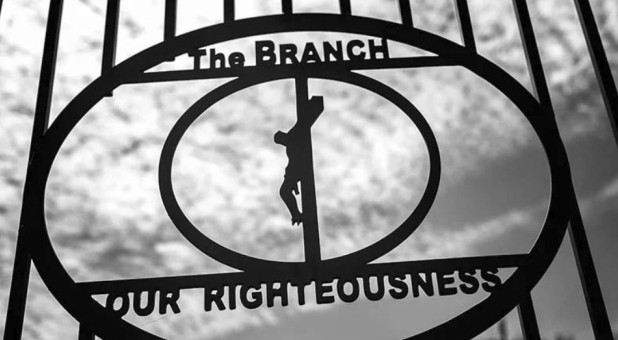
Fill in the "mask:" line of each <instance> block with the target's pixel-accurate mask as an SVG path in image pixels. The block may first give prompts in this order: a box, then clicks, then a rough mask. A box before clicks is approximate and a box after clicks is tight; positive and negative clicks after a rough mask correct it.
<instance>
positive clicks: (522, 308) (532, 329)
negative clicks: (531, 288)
mask: <svg viewBox="0 0 618 340" xmlns="http://www.w3.org/2000/svg"><path fill="white" fill-rule="evenodd" d="M517 313H518V314H519V323H520V324H521V334H522V336H523V338H524V340H541V334H540V332H539V324H538V323H537V321H536V313H535V312H534V305H533V304H532V297H531V296H530V294H528V295H526V297H525V298H524V299H523V300H522V301H521V302H520V304H519V306H517Z"/></svg>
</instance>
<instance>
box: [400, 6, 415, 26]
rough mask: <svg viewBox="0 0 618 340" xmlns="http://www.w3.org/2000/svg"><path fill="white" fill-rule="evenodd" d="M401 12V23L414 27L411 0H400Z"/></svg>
mask: <svg viewBox="0 0 618 340" xmlns="http://www.w3.org/2000/svg"><path fill="white" fill-rule="evenodd" d="M399 13H401V23H402V24H403V25H406V26H409V27H414V22H413V20H412V8H411V7H410V0H399Z"/></svg>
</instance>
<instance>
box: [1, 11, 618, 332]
mask: <svg viewBox="0 0 618 340" xmlns="http://www.w3.org/2000/svg"><path fill="white" fill-rule="evenodd" d="M199 3H200V2H199V1H197V0H193V1H189V0H184V1H182V0H181V1H179V4H180V5H179V6H180V7H179V12H178V15H179V21H178V33H179V34H182V33H185V32H188V31H191V30H194V29H196V28H199V27H202V26H205V25H210V24H215V23H219V22H221V15H220V14H221V13H222V6H221V4H220V3H219V2H212V5H209V6H204V5H200V4H199ZM221 3H222V2H221ZM237 3H238V5H237V6H238V17H239V18H244V17H251V16H256V15H263V14H272V13H276V12H277V11H278V6H279V1H260V2H259V3H258V2H255V1H249V0H245V1H237ZM336 3H337V2H336V1H327V0H322V1H295V6H296V7H295V8H296V10H297V11H299V12H300V11H312V12H336V10H337V6H336ZM352 4H353V13H354V14H355V15H363V16H370V17H376V18H381V19H384V20H393V21H394V20H397V18H398V14H397V4H396V2H394V1H377V0H376V1H353V2H352ZM412 4H413V8H414V19H415V24H416V25H417V27H419V28H421V29H425V30H428V31H430V32H433V33H436V34H439V35H441V36H444V37H446V38H448V39H452V40H454V41H455V42H459V37H458V33H457V23H456V21H455V20H454V17H453V15H454V14H453V13H454V12H453V7H452V4H451V2H450V1H421V0H418V1H413V2H412ZM594 4H595V6H596V7H595V8H596V9H597V11H598V14H599V17H598V20H599V22H600V23H601V27H602V31H603V33H604V38H605V39H606V40H605V41H604V42H605V43H606V46H607V48H608V54H609V57H610V60H611V62H612V66H616V65H617V64H616V63H617V62H618V43H617V42H618V22H617V20H618V5H617V4H616V3H615V2H612V1H611V0H603V1H602V0H599V1H595V2H594ZM142 5H143V3H142V2H139V4H138V2H135V1H133V2H129V1H126V2H124V3H123V7H122V10H121V26H120V32H119V51H118V59H119V60H120V61H122V60H124V59H126V58H128V57H130V56H131V55H133V54H135V53H137V52H139V51H141V50H143V49H144V48H147V47H149V46H151V45H153V44H156V43H158V42H160V39H161V37H162V26H163V23H162V13H163V2H162V1H156V0H149V1H147V7H148V9H149V10H148V11H144V10H143V9H142V8H141V7H140V6H142ZM543 6H547V7H543ZM66 9H67V11H66V13H65V15H64V17H63V27H62V36H61V48H60V51H59V64H58V68H57V76H56V88H55V92H54V98H53V102H52V116H53V117H52V118H55V117H56V116H57V115H58V114H59V113H60V112H61V111H62V109H63V107H64V106H65V105H66V104H67V103H68V102H69V101H70V100H71V99H72V98H73V97H74V96H75V95H77V94H78V93H79V92H80V91H81V89H83V87H84V86H86V85H87V84H89V83H90V82H91V81H92V80H94V79H95V78H96V77H98V75H99V74H98V73H99V70H100V66H99V63H100V49H101V44H102V32H103V16H104V7H103V6H102V4H101V3H98V2H95V1H88V0H79V1H78V0H72V1H66ZM471 10H472V17H473V21H474V28H475V33H476V36H477V39H478V45H479V52H480V53H481V54H482V55H484V56H485V57H487V58H489V59H490V60H492V61H494V62H495V63H497V64H498V65H500V66H502V67H503V68H504V69H505V70H507V71H508V72H509V73H511V74H512V75H513V77H515V78H516V79H517V80H519V81H521V82H522V84H523V85H524V86H528V85H529V80H528V75H527V74H526V68H525V60H524V59H523V52H522V50H521V44H520V42H519V40H518V32H517V30H516V27H515V22H514V17H513V15H512V12H510V2H509V1H491V2H487V1H480V0H479V1H471ZM531 10H532V12H533V16H534V20H535V24H536V25H537V26H536V28H537V37H538V38H539V39H540V42H541V43H540V45H541V52H542V57H543V60H544V62H545V65H546V69H547V74H548V79H549V82H550V88H551V91H552V92H551V94H552V99H553V101H554V106H555V108H556V114H557V117H558V118H557V119H558V124H559V127H560V132H561V136H562V138H563V140H564V142H565V145H566V147H567V151H568V154H569V158H570V161H571V167H572V171H573V176H574V183H575V186H576V190H577V194H578V196H579V199H580V206H581V209H582V213H583V217H584V221H585V223H586V228H587V231H588V235H589V239H590V243H591V246H592V248H593V254H594V256H595V260H596V265H597V270H598V272H599V277H600V281H601V286H602V288H603V293H604V297H605V300H606V304H607V307H608V312H609V316H610V321H611V322H612V324H613V325H614V329H617V328H618V293H616V292H615V290H611V289H610V288H612V287H616V285H617V284H618V277H617V276H616V275H615V260H616V259H617V258H618V250H617V248H616V247H615V246H614V242H616V241H617V240H618V231H617V229H616V226H615V224H616V222H615V221H616V217H618V214H617V213H616V210H615V209H614V207H615V206H616V203H617V201H618V171H616V170H618V149H617V147H616V144H615V142H614V137H613V135H612V132H611V129H610V126H609V123H608V121H607V118H606V115H605V112H604V111H603V105H602V101H601V97H600V95H599V93H598V87H597V85H596V83H595V80H594V77H593V73H592V69H591V65H590V62H589V60H588V58H587V54H586V50H585V43H584V41H583V37H582V35H581V33H580V31H579V27H578V24H577V22H576V21H575V12H574V9H573V8H572V6H571V4H570V2H569V1H564V0H552V1H546V2H543V3H542V4H536V5H534V6H533V7H532V8H531ZM45 17H46V8H45V4H43V3H41V2H37V1H27V0H23V1H6V3H5V4H4V7H3V8H2V13H1V15H0V79H2V80H1V81H0V111H1V112H2V114H1V115H0V130H1V131H2V132H1V133H2V136H3V138H2V148H1V150H0V180H1V182H0V183H1V184H0V185H1V186H2V188H1V190H0V223H1V224H0V230H1V231H2V233H1V234H0V242H1V243H0V266H1V269H2V271H1V275H2V276H1V277H0V305H1V306H2V308H0V316H4V314H5V313H6V301H7V298H8V288H9V277H10V272H11V264H12V258H13V249H14V240H15V236H16V232H15V228H16V226H17V220H18V217H19V215H18V212H19V207H20V197H21V188H22V185H23V176H24V173H25V172H24V171H25V165H26V162H25V160H26V157H27V150H28V141H29V136H28V135H29V132H30V124H31V119H32V111H33V107H34V100H35V96H36V82H37V79H38V72H39V68H40V55H41V49H42V38H43V34H44V22H45ZM352 38H362V39H367V37H357V36H353V35H336V34H332V33H312V34H308V33H307V34H305V33H302V34H281V35H272V36H268V37H260V39H273V40H274V41H276V42H279V43H289V42H299V43H300V42H304V41H313V42H321V41H334V40H337V39H342V40H349V39H352ZM253 41H254V39H241V40H239V41H235V42H233V43H228V44H220V45H217V46H209V47H208V48H216V49H217V50H218V51H220V52H225V53H229V52H231V51H234V50H241V51H243V52H245V53H246V55H247V56H251V49H252V46H253ZM389 47H390V50H391V54H392V56H393V57H402V56H414V55H422V54H423V51H419V50H416V49H414V48H410V47H407V46H402V45H398V44H396V43H392V42H391V43H390V44H389ZM250 59H251V58H249V60H250ZM204 60H207V59H204ZM191 63H192V61H191V59H190V58H188V57H187V56H186V55H185V56H181V57H179V58H178V59H177V60H176V61H175V62H174V63H166V64H165V65H161V66H160V68H161V69H166V70H168V69H186V68H190V67H191V65H192V64H191ZM363 74H365V75H367V76H370V77H372V78H375V79H377V80H379V81H381V82H383V83H385V84H387V85H389V86H390V87H392V88H393V89H395V90H396V91H398V92H399V93H401V94H402V95H404V96H405V97H406V98H408V100H410V102H412V103H413V104H414V105H415V106H416V107H417V108H418V110H419V111H420V112H421V113H422V114H423V115H424V117H425V119H426V120H427V121H428V123H429V125H430V126H431V128H432V130H433V132H434V134H435V135H436V138H437V140H438V144H439V147H440V153H441V161H442V176H441V186H440V190H439V192H438V196H437V198H436V202H435V204H434V205H433V207H432V209H431V211H430V213H429V215H428V216H427V218H426V219H425V221H424V222H423V224H422V225H421V226H420V227H419V229H418V230H417V231H416V232H415V233H414V234H413V235H412V236H411V237H410V238H409V239H408V240H407V241H406V242H404V243H403V244H402V245H401V246H400V247H399V248H397V249H396V250H395V251H394V252H393V253H391V254H388V255H387V256H386V259H384V260H419V259H436V258H447V257H460V256H478V255H490V254H515V253H525V252H527V251H528V250H529V249H530V248H531V247H532V245H533V244H534V241H535V240H536V237H537V235H538V233H539V230H540V227H541V225H542V222H543V220H544V217H545V213H546V209H547V204H548V197H549V190H550V189H549V175H548V165H547V161H546V159H545V156H544V152H543V150H542V147H541V145H540V142H539V140H538V138H537V137H536V136H535V135H534V132H533V130H532V129H531V127H530V125H529V123H528V122H527V121H526V120H525V119H524V117H523V115H522V114H521V113H520V112H519V111H518V110H517V109H516V108H515V107H514V105H513V104H512V103H510V102H509V101H508V100H507V99H506V98H505V97H503V96H502V95H501V94H500V93H498V91H496V90H495V89H493V88H492V87H491V86H489V85H488V84H487V83H485V82H484V81H483V80H481V79H479V78H478V77H476V76H474V75H472V74H471V73H470V72H468V71H466V70H464V69H460V68H455V67H447V68H429V69H421V70H396V71H389V70H384V71H366V72H363ZM225 81H226V80H204V81H187V82H175V83H155V84H147V85H130V86H123V87H121V88H119V89H117V90H116V91H115V92H114V96H113V97H112V98H106V99H103V100H102V101H101V102H99V104H97V105H96V106H95V108H94V109H93V110H92V111H91V112H90V113H89V114H88V115H87V116H86V117H85V118H84V119H83V121H81V122H80V123H79V124H78V126H77V127H76V128H75V130H74V131H73V133H72V134H71V135H70V136H69V138H68V139H67V141H66V143H65V144H64V145H63V147H62V149H61V151H60V154H59V156H58V159H57V161H56V163H55V164H54V167H53V169H52V174H51V176H50V182H49V183H48V189H47V191H48V192H47V196H46V214H47V218H48V226H49V232H50V235H51V238H52V241H53V242H54V246H55V249H56V252H57V253H58V256H59V258H60V259H61V261H62V263H63V265H64V266H65V267H66V268H67V270H68V271H69V273H70V274H71V275H72V276H73V278H74V279H75V280H77V281H92V280H105V279H118V278H133V277H157V276H164V275H182V274H200V273H210V272H226V271H229V270H230V269H229V268H226V267H225V266H223V265H221V264H217V263H215V262H214V261H212V260H210V259H208V258H207V257H205V256H204V255H203V254H202V253H201V252H200V251H198V250H197V249H195V248H194V247H193V246H192V245H191V244H189V243H188V242H187V241H186V240H185V239H184V238H183V237H182V236H181V235H180V234H179V233H178V232H177V230H176V229H175V228H174V226H173V224H172V223H171V221H169V219H168V217H167V215H166V213H165V209H164V207H163V205H162V203H161V199H160V195H159V188H158V182H157V167H158V162H159V156H160V152H161V148H162V146H163V143H164V141H165V139H166V138H167V135H168V133H169V131H170V130H171V128H172V127H173V126H174V124H175V122H176V121H177V120H178V118H179V117H180V116H181V115H182V114H183V113H184V112H185V110H187V109H188V108H189V107H190V106H191V105H192V104H193V103H194V102H195V101H197V100H198V99H199V98H200V97H202V96H203V95H205V94H206V93H208V92H209V91H211V90H212V89H214V88H216V87H217V86H219V85H221V84H223V83H225ZM309 87H310V93H311V94H312V95H316V96H323V97H324V103H325V110H324V113H323V114H322V116H321V117H320V119H319V120H318V122H317V123H316V125H315V126H314V128H313V131H312V133H313V138H314V163H315V171H316V189H317V195H318V211H319V213H320V220H319V221H320V235H321V241H322V245H323V248H322V254H323V257H325V258H329V257H336V256H339V255H344V254H347V253H350V252H353V251H355V250H358V249H361V248H363V247H365V246H367V245H369V244H371V243H373V242H375V241H376V240H379V239H380V238H382V237H383V236H385V235H386V234H388V233H389V232H390V231H391V230H393V229H394V228H395V227H396V226H398V225H399V224H400V223H401V222H402V221H403V220H404V219H405V218H406V217H407V216H408V215H409V213H410V210H411V209H413V208H414V207H415V205H416V204H417V203H418V201H419V199H420V196H421V195H422V190H423V189H424V186H425V183H426V180H427V177H428V158H427V151H426V147H425V146H424V144H423V141H422V138H421V135H420V133H419V131H418V129H416V127H415V126H414V124H412V122H411V121H410V120H409V119H408V118H406V116H405V115H404V114H402V113H401V111H399V110H398V108H396V107H395V106H394V105H393V104H392V103H389V102H388V101H386V100H384V99H382V98H380V97H378V96H376V95H375V94H372V93H370V92H368V91H366V90H363V89H360V88H358V87H355V86H352V85H349V84H343V83H339V82H333V81H326V80H311V81H310V83H309ZM295 114H296V113H295V98H294V83H293V82H292V81H291V80H282V81H276V82H273V83H268V84H261V85H257V86H254V87H251V88H248V89H246V90H242V91H240V92H238V93H235V94H233V95H231V96H230V97H228V98H225V99H223V100H222V101H220V102H218V103H217V104H216V105H214V106H213V107H211V108H209V109H208V110H207V111H206V112H205V113H204V114H203V115H201V116H200V117H199V118H198V119H197V120H196V121H195V123H194V124H193V125H192V126H191V127H190V128H189V129H188V131H187V133H186V134H185V137H184V138H183V139H182V141H181V143H180V144H179V147H178V151H177V155H176V158H175V159H174V168H173V183H174V187H175V190H176V195H177V196H178V200H179V203H180V205H181V207H182V208H183V210H184V211H185V213H186V215H187V217H188V218H189V219H190V220H191V221H192V222H193V223H194V224H195V225H197V226H198V227H199V228H200V230H201V231H202V232H203V233H205V234H207V235H209V236H210V237H212V238H213V239H214V240H216V241H218V242H220V243H221V244H223V245H225V246H227V247H230V248H232V249H234V250H237V251H240V252H243V253H246V254H249V255H252V256H257V257H262V258H267V259H275V260H283V261H301V260H302V259H303V251H302V234H301V232H300V230H301V229H299V228H297V227H292V226H291V224H290V221H289V214H288V212H287V210H286V208H285V206H284V205H283V203H282V202H281V200H280V198H279V197H278V189H279V186H280V185H281V181H282V179H283V173H284V168H285V166H286V163H287V159H286V155H285V150H284V148H283V147H282V146H280V145H276V144H275V143H273V140H272V138H273V135H274V133H275V132H276V131H278V130H281V131H286V130H288V129H290V128H291V127H292V125H293V124H294V123H295ZM505 275H506V274H505ZM32 280H33V283H32V288H31V294H30V296H29V311H28V316H27V320H26V325H25V332H26V335H27V336H28V338H41V339H55V338H62V337H66V336H69V335H71V336H72V334H75V333H76V332H77V328H76V327H77V326H76V324H75V322H74V321H72V320H71V319H70V317H69V316H68V315H67V313H66V312H64V311H62V309H61V307H60V306H59V305H58V304H57V303H56V302H55V301H54V300H53V298H52V297H51V295H50V294H49V293H48V292H46V291H45V288H44V287H43V286H42V283H41V281H40V279H39V278H38V276H37V273H36V272H35V273H33V279H32ZM578 280H579V279H578V277H577V271H576V268H575V262H574V258H573V253H572V251H571V248H570V244H569V240H568V237H567V238H566V239H565V242H564V244H563V246H562V248H561V250H560V252H559V253H558V256H557V257H556V259H555V261H554V262H553V264H552V265H551V267H550V268H549V270H548V272H547V275H546V276H545V277H544V278H543V279H542V280H541V282H540V283H539V285H538V286H537V287H536V288H535V290H534V291H533V298H534V303H535V307H536V308H537V316H538V319H539V325H540V327H541V330H542V333H543V334H544V335H546V336H547V337H548V338H550V337H553V336H554V335H555V334H558V333H565V334H573V335H575V336H576V338H577V339H592V333H591V329H590V323H589V321H588V319H587V314H586V308H585V302H584V300H583V294H582V291H581V287H580V285H579V281H578ZM189 296H190V294H187V298H186V299H183V301H182V303H183V313H182V314H181V315H178V316H163V317H161V316H157V315H152V316H149V317H146V318H140V317H136V316H134V315H130V316H129V317H128V318H129V320H131V322H133V323H135V324H136V325H138V326H140V327H143V328H144V329H147V330H148V331H151V332H154V333H156V334H161V335H163V336H166V337H171V338H185V339H203V338H205V337H209V338H216V339H245V338H246V339H272V338H295V339H315V338H349V339H352V338H354V339H357V338H366V339H375V338H392V339H397V338H403V337H406V336H410V335H412V334H414V333H415V332H418V331H422V330H425V329H428V328H431V327H433V326H435V325H437V324H439V323H441V322H443V321H446V320H448V319H449V318H451V317H454V316H456V315H457V314H458V313H460V312H462V311H464V310H466V309H467V308H469V307H470V306H472V305H474V304H475V303H477V302H478V301H480V300H481V299H483V298H484V297H485V296H486V295H483V294H475V295H472V296H456V297H433V298H420V299H415V300H401V301H395V300H392V299H391V300H389V299H385V300H383V301H380V302H369V301H361V302H358V303H355V304H344V303H335V304H333V305H327V306H316V305H311V304H309V305H307V306H302V307H300V306H297V305H295V304H294V303H292V306H290V307H288V308H274V309H266V308H264V309H260V310H257V311H248V310H242V309H239V310H236V311H228V312H222V313H216V314H215V313H210V314H206V313H204V312H203V311H201V306H199V303H198V302H196V301H199V299H200V297H199V295H197V299H196V300H192V299H190V298H189ZM185 310H186V312H184V311H185ZM507 324H508V327H509V331H510V334H511V337H512V338H517V337H518V336H519V335H518V334H519V333H518V332H519V331H518V319H517V316H516V313H511V314H509V316H508V317H507ZM0 327H2V326H0ZM495 334H496V330H495V329H493V328H492V329H490V330H489V331H488V332H487V333H486V334H485V335H484V337H483V338H486V337H491V336H495Z"/></svg>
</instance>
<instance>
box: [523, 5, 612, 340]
mask: <svg viewBox="0 0 618 340" xmlns="http://www.w3.org/2000/svg"><path fill="white" fill-rule="evenodd" d="M513 5H514V7H515V11H516V16H517V22H518V25H519V29H520V34H521V37H522V44H523V46H524V51H525V54H526V58H527V60H528V68H529V73H530V77H531V83H532V87H533V90H534V93H535V94H536V96H537V99H538V100H539V102H540V103H541V104H542V105H543V106H544V107H545V108H546V109H547V112H552V114H553V107H552V103H551V97H550V94H549V88H548V86H547V80H546V78H545V73H544V71H543V64H542V61H541V57H540V54H539V49H538V46H537V44H536V39H535V37H534V30H533V28H532V21H531V19H530V12H529V11H528V6H527V4H526V0H513ZM570 199H571V202H572V203H571V204H572V206H571V214H572V215H571V216H570V221H569V234H570V235H571V245H572V247H573V252H574V256H575V262H576V263H577V269H578V274H579V277H580V280H581V283H582V289H583V291H584V296H585V298H586V305H587V306H588V315H589V316H590V321H591V323H592V327H593V331H594V334H595V338H596V339H597V340H601V339H602V340H613V336H612V330H611V326H610V323H609V318H608V316H607V310H606V309H605V304H604V302H603V294H602V292H601V286H600V285H599V279H598V277H597V273H596V270H595V268H594V261H593V259H592V252H591V250H590V245H589V244H588V239H587V237H586V231H585V229H584V223H583V220H582V216H581V212H580V210H579V206H578V204H577V196H576V194H575V188H574V186H573V182H572V180H571V198H570Z"/></svg>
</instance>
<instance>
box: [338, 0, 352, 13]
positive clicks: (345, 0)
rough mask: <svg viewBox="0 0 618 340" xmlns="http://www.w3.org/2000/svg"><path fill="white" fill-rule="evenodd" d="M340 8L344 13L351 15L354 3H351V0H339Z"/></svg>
mask: <svg viewBox="0 0 618 340" xmlns="http://www.w3.org/2000/svg"><path fill="white" fill-rule="evenodd" d="M339 10H340V11H341V14H343V15H351V14H352V5H351V4H350V0H339Z"/></svg>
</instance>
